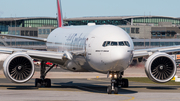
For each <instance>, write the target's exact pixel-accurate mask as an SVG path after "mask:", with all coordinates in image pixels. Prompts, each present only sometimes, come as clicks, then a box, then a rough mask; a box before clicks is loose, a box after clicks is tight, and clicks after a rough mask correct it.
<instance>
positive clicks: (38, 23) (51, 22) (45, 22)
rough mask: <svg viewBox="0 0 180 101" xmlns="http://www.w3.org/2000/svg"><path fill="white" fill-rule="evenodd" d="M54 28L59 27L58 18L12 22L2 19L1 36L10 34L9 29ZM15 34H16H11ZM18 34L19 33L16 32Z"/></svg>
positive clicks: (0, 22)
mask: <svg viewBox="0 0 180 101" xmlns="http://www.w3.org/2000/svg"><path fill="white" fill-rule="evenodd" d="M42 26H53V27H57V19H56V18H27V19H25V18H22V19H21V18H12V20H7V21H5V20H4V19H3V20H1V19H0V32H1V34H8V27H42ZM11 33H12V34H15V32H11ZM16 33H17V34H18V32H16Z"/></svg>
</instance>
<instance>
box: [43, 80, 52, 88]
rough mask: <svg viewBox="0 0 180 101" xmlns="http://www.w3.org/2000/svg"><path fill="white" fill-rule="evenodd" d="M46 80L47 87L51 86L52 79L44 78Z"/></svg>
mask: <svg viewBox="0 0 180 101" xmlns="http://www.w3.org/2000/svg"><path fill="white" fill-rule="evenodd" d="M44 82H45V85H44V86H45V87H51V79H45V80H44Z"/></svg>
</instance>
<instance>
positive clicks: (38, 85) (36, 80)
mask: <svg viewBox="0 0 180 101" xmlns="http://www.w3.org/2000/svg"><path fill="white" fill-rule="evenodd" d="M41 85H42V80H41V79H35V87H38V88H39V87H41Z"/></svg>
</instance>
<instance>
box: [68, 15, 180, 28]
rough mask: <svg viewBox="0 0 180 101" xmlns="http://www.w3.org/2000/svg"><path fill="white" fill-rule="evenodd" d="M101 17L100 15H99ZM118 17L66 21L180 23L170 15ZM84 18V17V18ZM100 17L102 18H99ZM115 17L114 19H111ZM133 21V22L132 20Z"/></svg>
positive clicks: (80, 22) (123, 23) (114, 23)
mask: <svg viewBox="0 0 180 101" xmlns="http://www.w3.org/2000/svg"><path fill="white" fill-rule="evenodd" d="M98 18H99V17H98ZM116 18H117V19H116V20H114V18H113V17H109V18H106V17H102V19H106V20H96V19H97V18H96V17H94V20H92V19H93V17H92V18H91V17H90V18H89V20H88V18H86V20H79V19H81V18H77V19H73V20H71V19H67V20H66V21H67V22H68V25H87V24H88V23H96V25H103V24H111V25H131V24H132V23H134V24H136V23H150V24H154V25H155V26H157V25H158V23H159V22H172V24H174V25H180V20H179V19H176V18H173V17H172V18H170V17H156V16H151V17H143V16H142V17H133V16H132V17H131V16H129V17H119V18H118V17H116ZM82 19H83V18H82ZM99 19H100V18H99ZM111 19H113V20H111ZM131 21H132V22H131Z"/></svg>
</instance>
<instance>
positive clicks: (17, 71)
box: [3, 52, 34, 83]
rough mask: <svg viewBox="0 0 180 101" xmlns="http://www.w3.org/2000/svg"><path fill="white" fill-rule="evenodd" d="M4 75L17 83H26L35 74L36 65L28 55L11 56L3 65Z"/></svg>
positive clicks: (17, 54) (19, 53) (18, 53)
mask: <svg viewBox="0 0 180 101" xmlns="http://www.w3.org/2000/svg"><path fill="white" fill-rule="evenodd" d="M3 69H4V75H5V76H6V78H8V79H10V80H11V81H13V82H15V83H24V82H27V81H28V80H30V79H31V78H32V76H33V74H34V63H33V61H32V58H31V57H30V56H29V55H27V54H26V53H22V52H17V53H14V54H11V55H10V56H9V57H8V58H7V59H6V60H5V61H4V64H3Z"/></svg>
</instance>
